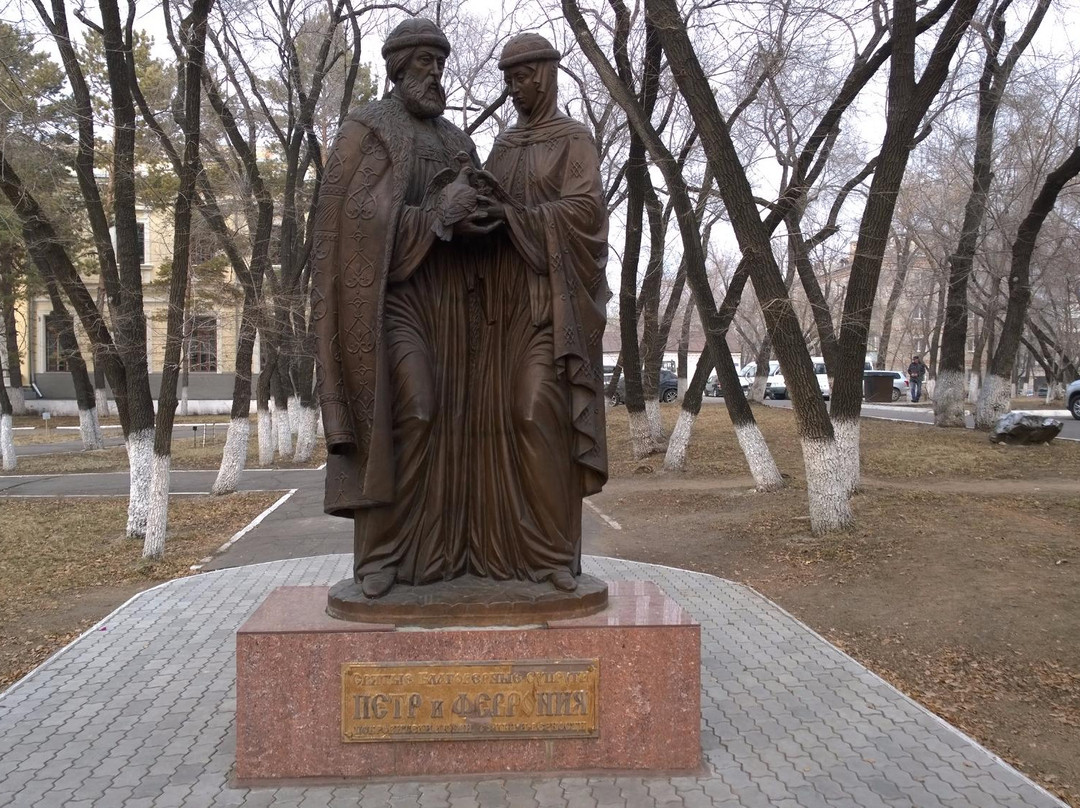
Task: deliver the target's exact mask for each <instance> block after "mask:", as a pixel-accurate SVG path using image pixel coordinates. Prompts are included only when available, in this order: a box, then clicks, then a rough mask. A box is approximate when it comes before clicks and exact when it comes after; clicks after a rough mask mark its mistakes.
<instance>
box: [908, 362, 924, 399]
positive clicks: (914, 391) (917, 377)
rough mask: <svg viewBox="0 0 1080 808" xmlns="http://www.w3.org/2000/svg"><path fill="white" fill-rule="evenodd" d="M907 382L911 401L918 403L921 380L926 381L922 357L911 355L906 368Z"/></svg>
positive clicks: (920, 394) (920, 392)
mask: <svg viewBox="0 0 1080 808" xmlns="http://www.w3.org/2000/svg"><path fill="white" fill-rule="evenodd" d="M907 375H908V384H909V385H910V389H911V403H912V404H918V403H919V399H920V398H921V397H922V388H923V382H925V381H926V365H925V364H923V361H922V357H921V356H919V355H918V354H915V355H914V356H913V357H911V364H910V365H908V368H907Z"/></svg>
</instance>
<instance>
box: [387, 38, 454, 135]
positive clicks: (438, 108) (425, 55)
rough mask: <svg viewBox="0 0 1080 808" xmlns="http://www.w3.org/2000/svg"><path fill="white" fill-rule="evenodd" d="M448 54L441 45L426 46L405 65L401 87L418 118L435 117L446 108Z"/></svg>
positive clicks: (402, 93)
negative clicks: (445, 70)
mask: <svg viewBox="0 0 1080 808" xmlns="http://www.w3.org/2000/svg"><path fill="white" fill-rule="evenodd" d="M445 65H446V54H445V53H443V52H442V51H441V50H439V49H437V48H431V47H428V46H426V45H422V46H421V47H419V48H417V49H416V50H415V51H414V52H413V55H412V58H410V59H409V61H408V63H407V64H406V65H405V69H404V71H402V73H401V78H400V79H398V82H397V88H398V90H399V92H400V94H401V100H402V101H403V102H404V103H405V108H406V109H408V110H409V112H411V113H412V114H413V115H415V116H416V117H418V118H435V117H438V116H439V115H442V113H443V110H444V109H446V91H445V90H443V87H442V81H441V80H442V72H443V68H444V67H445Z"/></svg>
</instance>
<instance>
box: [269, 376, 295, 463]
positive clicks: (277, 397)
mask: <svg viewBox="0 0 1080 808" xmlns="http://www.w3.org/2000/svg"><path fill="white" fill-rule="evenodd" d="M284 359H285V357H283V356H282V357H279V358H278V365H277V371H276V372H275V373H274V377H273V378H272V379H271V380H270V389H271V391H272V392H273V395H274V434H275V435H276V436H277V452H278V454H279V455H281V459H282V460H288V459H289V458H291V457H292V453H293V447H292V424H291V423H290V422H289V395H288V393H287V392H286V387H285V383H286V381H287V376H286V374H285V373H284V371H283V365H284V361H283V360H284Z"/></svg>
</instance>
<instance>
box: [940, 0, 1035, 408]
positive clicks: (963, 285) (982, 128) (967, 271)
mask: <svg viewBox="0 0 1080 808" xmlns="http://www.w3.org/2000/svg"><path fill="white" fill-rule="evenodd" d="M1010 5H1011V0H995V2H994V3H993V4H992V5H991V7H990V8H989V9H988V11H987V13H986V17H985V21H984V35H983V40H984V47H985V48H986V58H985V60H984V61H983V69H982V75H981V77H980V78H979V102H978V111H977V113H976V118H975V151H974V154H973V157H972V169H971V193H970V195H969V197H968V201H967V204H966V205H965V207H964V223H963V226H962V227H961V230H960V241H959V243H958V244H957V247H956V251H955V252H954V253H953V254H952V256H951V257H950V259H949V297H948V302H947V303H946V308H945V330H944V332H943V334H942V338H941V359H940V361H939V364H938V373H937V380H936V382H935V386H934V423H935V424H937V425H938V426H952V427H957V426H958V427H963V426H964V358H965V349H966V346H967V321H968V309H967V286H968V279H969V278H970V277H971V267H972V260H973V258H974V255H975V249H976V246H977V244H978V240H979V233H980V230H981V228H982V224H983V219H984V215H985V212H986V201H987V196H988V195H989V192H990V184H991V182H992V179H993V163H994V128H995V123H996V121H997V115H998V110H999V109H1000V106H1001V99H1002V96H1003V95H1004V92H1005V87H1006V85H1007V84H1008V82H1009V78H1010V76H1011V75H1012V72H1013V69H1014V68H1015V67H1016V63H1017V61H1018V60H1019V59H1020V56H1021V55H1022V54H1023V52H1024V50H1025V49H1026V48H1027V46H1028V45H1029V44H1030V43H1031V40H1032V38H1033V37H1034V36H1035V32H1036V31H1037V30H1038V28H1039V25H1040V24H1041V23H1042V21H1043V18H1044V17H1045V15H1046V11H1047V9H1048V8H1049V6H1050V0H1039V1H1038V3H1037V4H1036V6H1035V8H1034V10H1033V11H1032V13H1031V16H1030V18H1029V19H1028V21H1027V24H1026V25H1025V26H1024V29H1023V31H1022V32H1021V34H1020V37H1019V38H1018V39H1017V40H1016V42H1014V43H1013V46H1012V47H1011V48H1010V49H1009V50H1008V52H1007V53H1006V55H1005V57H1004V58H1003V59H1002V58H1001V52H1002V48H1003V47H1004V44H1005V12H1006V11H1007V10H1008V9H1009V7H1010Z"/></svg>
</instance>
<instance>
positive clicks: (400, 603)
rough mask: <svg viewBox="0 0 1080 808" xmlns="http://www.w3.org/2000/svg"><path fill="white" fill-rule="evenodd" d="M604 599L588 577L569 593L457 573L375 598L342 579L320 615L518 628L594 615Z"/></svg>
mask: <svg viewBox="0 0 1080 808" xmlns="http://www.w3.org/2000/svg"><path fill="white" fill-rule="evenodd" d="M607 600H608V588H607V584H606V583H605V582H604V581H601V580H600V579H599V578H595V577H593V576H592V575H580V576H578V587H577V589H575V590H574V591H573V592H562V591H560V590H558V589H556V588H555V587H553V586H552V585H551V584H550V583H548V582H547V581H544V582H542V583H533V582H532V581H495V580H492V579H491V578H478V577H476V576H473V575H463V576H461V577H460V578H455V579H453V580H452V581H437V582H436V583H432V584H425V585H423V586H408V585H406V584H395V585H394V588H393V589H391V590H390V591H389V592H388V593H387V594H385V595H383V596H382V597H381V598H368V597H364V593H363V592H361V591H360V584H358V583H357V582H356V581H354V580H353V579H352V578H346V579H345V580H344V581H339V582H338V583H336V584H335V585H334V586H333V587H331V589H330V595H329V596H328V598H327V605H326V613H327V614H328V615H330V616H331V617H336V618H337V619H339V620H350V621H352V622H356V623H391V624H393V625H398V626H402V625H408V626H428V627H438V626H520V625H527V624H530V623H543V622H546V621H548V620H562V619H566V618H569V617H585V616H586V615H590V614H596V613H597V612H599V611H602V610H603V609H604V607H605V606H607Z"/></svg>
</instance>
